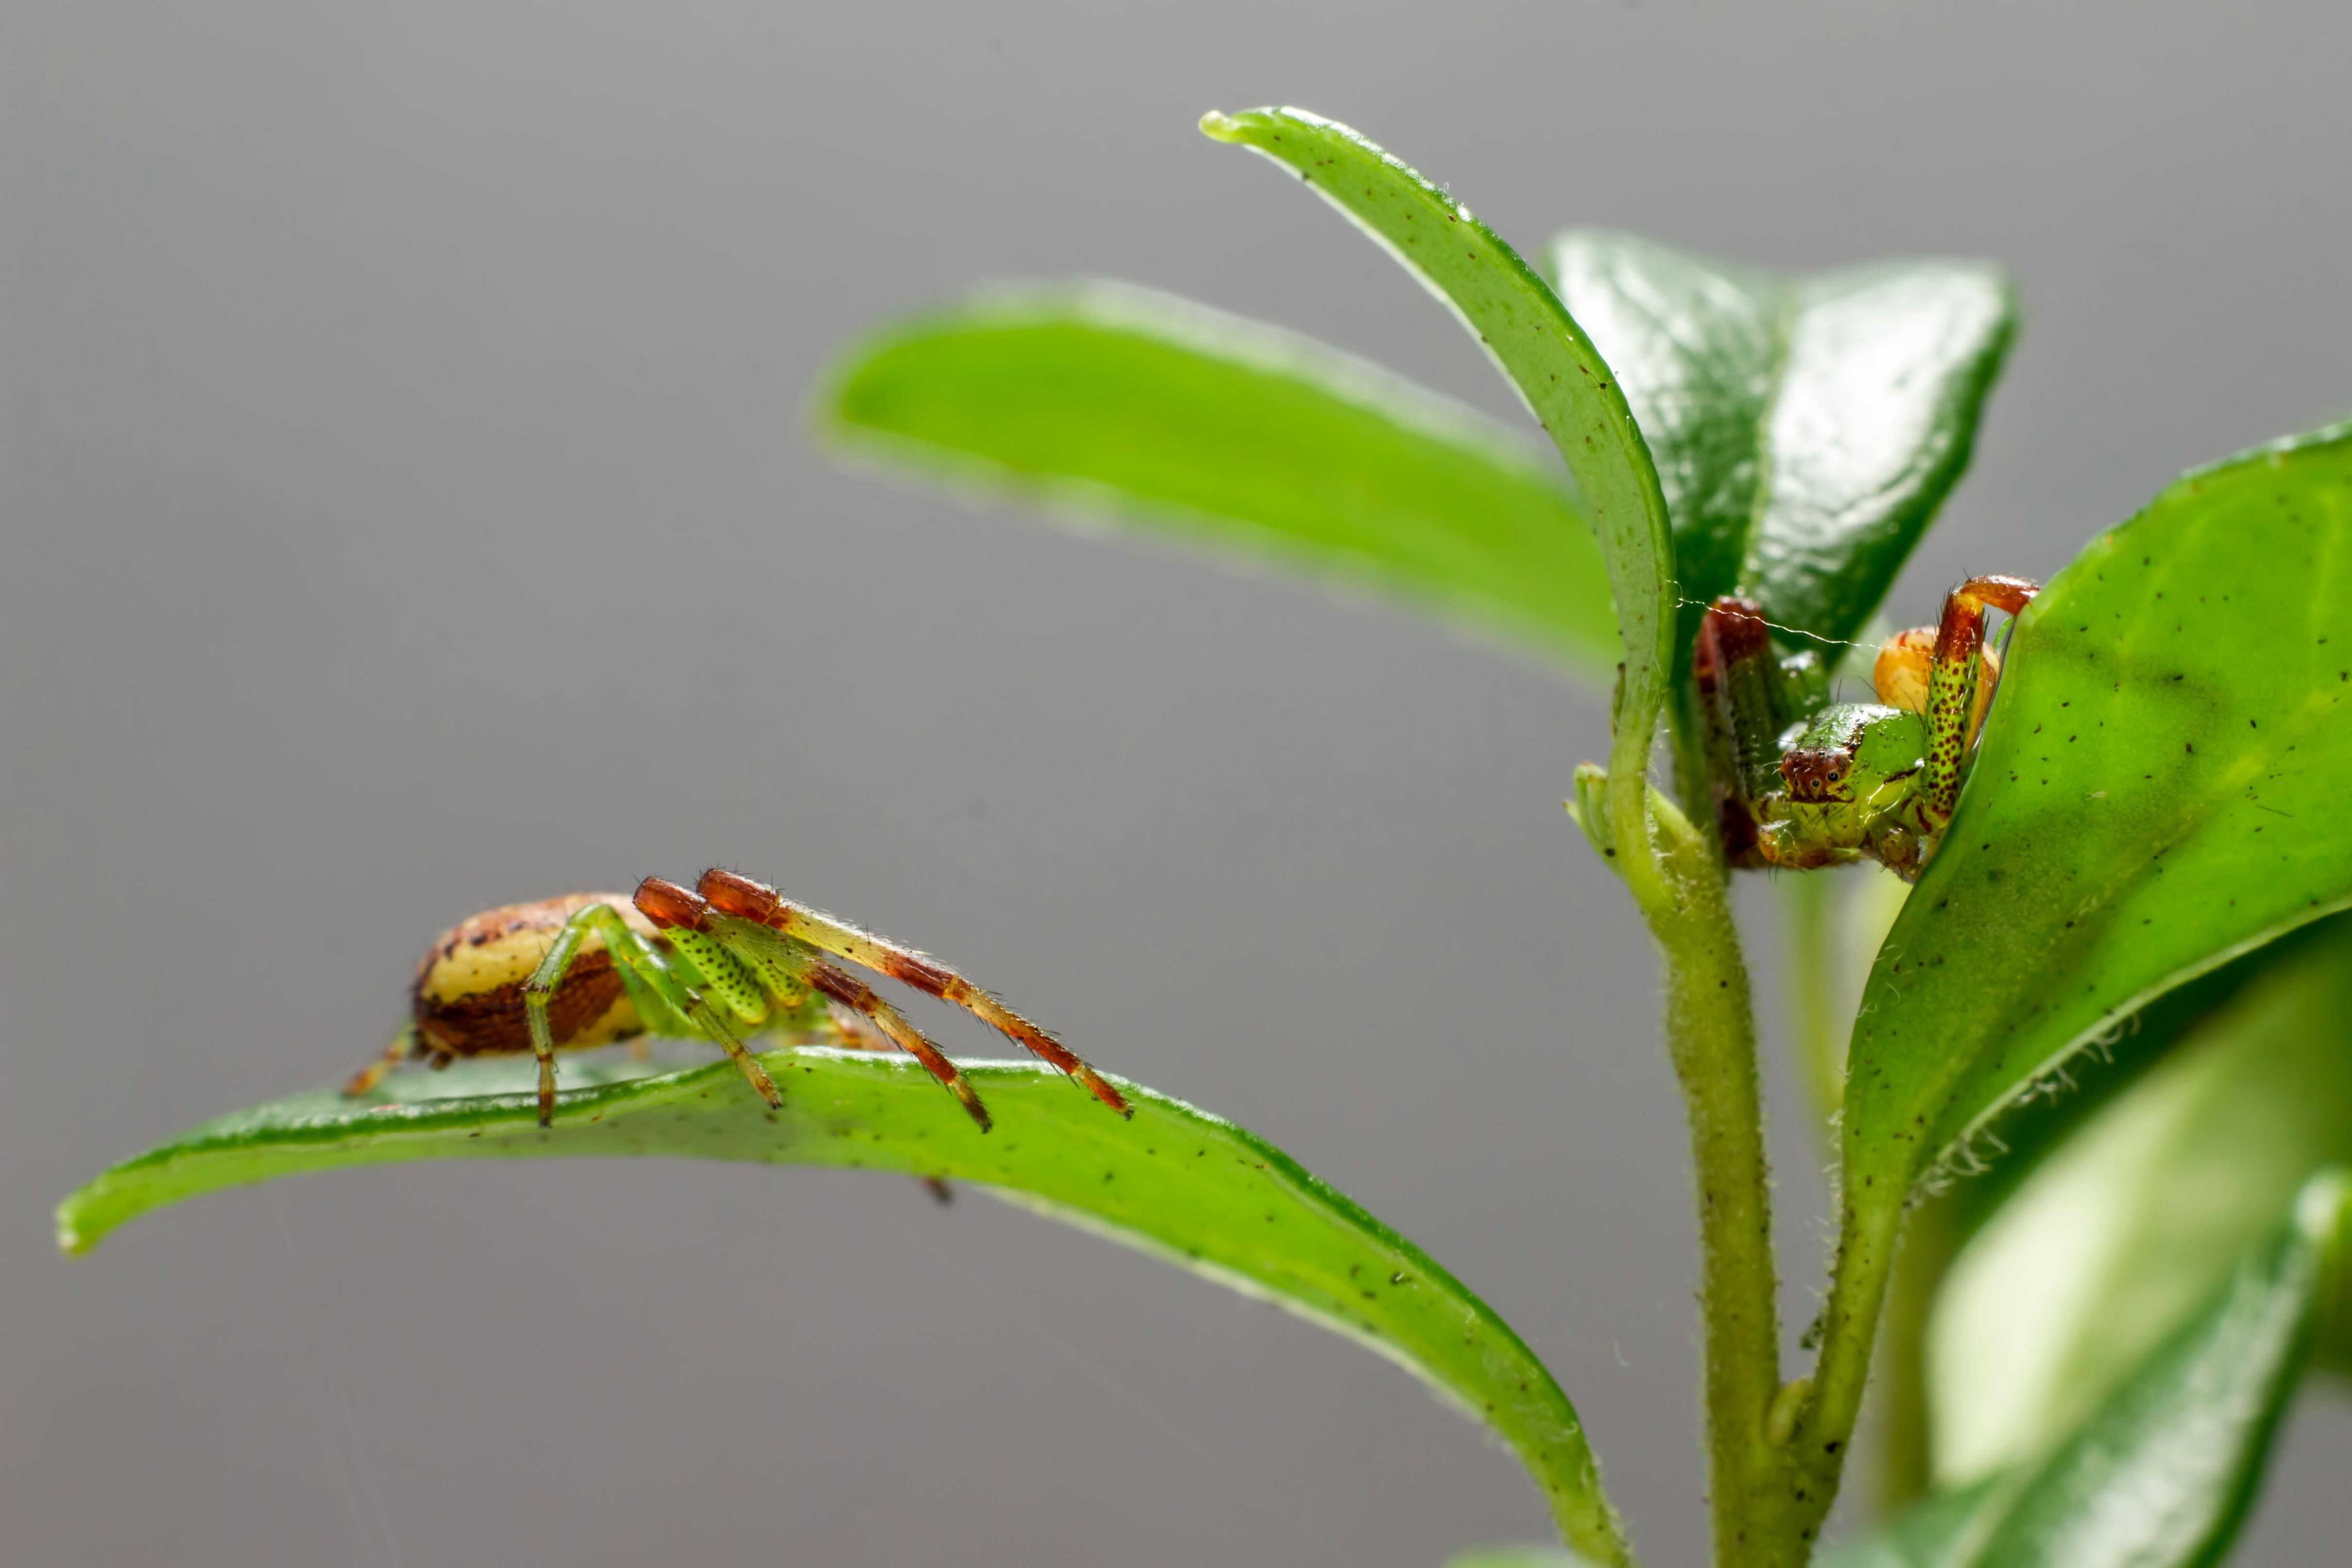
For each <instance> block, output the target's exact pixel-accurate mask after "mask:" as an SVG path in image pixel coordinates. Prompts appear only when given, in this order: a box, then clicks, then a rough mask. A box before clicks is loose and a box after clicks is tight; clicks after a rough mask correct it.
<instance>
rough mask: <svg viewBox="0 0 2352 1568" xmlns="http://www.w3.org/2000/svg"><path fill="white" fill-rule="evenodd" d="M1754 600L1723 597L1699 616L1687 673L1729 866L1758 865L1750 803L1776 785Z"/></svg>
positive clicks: (1766, 671) (1764, 657) (1775, 728)
mask: <svg viewBox="0 0 2352 1568" xmlns="http://www.w3.org/2000/svg"><path fill="white" fill-rule="evenodd" d="M1771 635H1772V634H1771V632H1770V630H1769V628H1768V627H1767V626H1766V625H1765V622H1764V612H1763V608H1762V606H1760V605H1758V604H1756V603H1755V602H1753V601H1749V600H1746V599H1735V598H1732V597H1730V596H1728V595H1727V596H1725V597H1724V598H1721V599H1718V600H1717V601H1715V602H1714V603H1712V604H1710V605H1708V606H1707V608H1706V614H1705V615H1703V616H1701V617H1700V618H1699V623H1698V640H1697V642H1696V643H1695V644H1694V645H1693V647H1692V649H1691V676H1692V679H1693V681H1694V683H1695V684H1696V685H1697V688H1698V705H1699V715H1700V718H1701V720H1702V721H1703V723H1704V725H1705V727H1706V745H1707V763H1708V767H1709V769H1710V770H1711V771H1712V772H1713V773H1714V775H1715V778H1716V781H1717V797H1716V818H1717V824H1718V826H1719V828H1720V831H1721V832H1722V834H1723V853H1724V858H1725V859H1726V860H1727V861H1728V862H1730V863H1731V864H1733V865H1736V866H1760V865H1762V864H1764V863H1765V862H1764V856H1763V852H1762V851H1761V850H1760V849H1759V848H1758V845H1757V839H1756V814H1755V812H1754V811H1753V810H1751V809H1750V808H1751V803H1752V802H1753V801H1754V800H1756V798H1757V797H1758V796H1759V794H1761V793H1763V792H1764V791H1767V790H1769V789H1772V788H1773V787H1774V786H1775V784H1777V782H1778V779H1777V778H1776V776H1775V771H1774V770H1775V769H1776V768H1778V766H1779V763H1780V754H1779V753H1778V751H1776V750H1775V749H1774V747H1775V742H1776V739H1777V737H1778V736H1779V734H1780V725H1779V724H1777V723H1775V722H1774V716H1773V708H1772V685H1771V680H1772V667H1771V666H1772V641H1771Z"/></svg>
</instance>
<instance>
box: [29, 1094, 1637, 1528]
mask: <svg viewBox="0 0 2352 1568" xmlns="http://www.w3.org/2000/svg"><path fill="white" fill-rule="evenodd" d="M761 1061H763V1062H764V1063H765V1064H766V1065H767V1068H768V1071H770V1073H772V1075H773V1076H774V1078H775V1081H776V1082H777V1084H778V1085H779V1086H780V1087H781V1088H782V1090H783V1092H784V1095H785V1102H784V1108H783V1109H782V1111H777V1112H772V1111H770V1110H769V1109H768V1108H767V1106H766V1105H764V1104H762V1103H761V1102H760V1101H759V1100H758V1099H756V1098H755V1097H754V1096H752V1095H751V1093H750V1092H748V1091H747V1090H746V1089H745V1087H744V1085H743V1082H742V1081H741V1079H740V1077H739V1076H738V1075H737V1073H736V1071H735V1069H734V1067H733V1066H731V1065H730V1064H728V1063H725V1062H719V1063H715V1064H712V1065H710V1066H707V1067H699V1068H695V1069H691V1070H688V1071H676V1072H666V1073H659V1074H656V1075H653V1076H626V1075H625V1073H623V1072H620V1071H614V1070H613V1069H610V1068H607V1069H604V1070H603V1071H599V1070H598V1069H597V1068H596V1066H595V1065H594V1064H593V1063H591V1064H580V1065H567V1067H566V1069H565V1076H566V1079H567V1081H568V1082H571V1083H573V1084H582V1083H591V1084H593V1087H584V1088H575V1089H572V1090H571V1091H569V1092H566V1093H565V1094H564V1095H563V1096H562V1100H561V1102H560V1103H559V1105H558V1108H557V1112H556V1123H555V1125H554V1126H553V1127H552V1128H551V1129H542V1128H541V1127H540V1125H539V1123H538V1112H537V1106H536V1101H535V1098H534V1095H533V1093H532V1092H531V1091H530V1087H529V1085H530V1082H531V1079H532V1074H533V1072H534V1071H535V1070H534V1069H532V1068H530V1065H529V1064H528V1063H527V1062H526V1063H523V1064H520V1065H519V1066H518V1065H515V1064H509V1063H495V1064H491V1063H483V1064H461V1065H460V1066H459V1067H457V1068H455V1069H452V1070H451V1071H448V1072H446V1073H443V1074H439V1075H436V1077H434V1078H430V1079H426V1078H424V1077H422V1076H421V1075H415V1074H410V1075H400V1076H395V1077H394V1079H393V1080H391V1081H390V1083H389V1084H388V1085H387V1088H389V1089H390V1090H392V1091H393V1092H394V1093H395V1094H396V1095H398V1096H400V1098H395V1099H394V1100H393V1102H392V1103H382V1101H381V1100H380V1099H375V1098H371V1099H368V1100H358V1101H354V1100H347V1099H344V1098H343V1097H341V1095H338V1094H334V1093H320V1094H306V1095H301V1096H298V1097H296V1098H294V1099H290V1100H282V1101H278V1102H277V1103H274V1104H268V1105H262V1106H258V1107H257V1108H255V1109H252V1110H249V1111H244V1112H240V1113H236V1114H235V1115H231V1116H226V1117H223V1118H221V1119H220V1120H218V1121H215V1122H211V1123H207V1124H205V1125H203V1126H201V1127H197V1128H194V1129H193V1130H192V1131H190V1132H188V1133H185V1134H182V1135H181V1136H179V1137H177V1138H174V1139H173V1140H171V1141H170V1142H169V1143H166V1144H163V1145H160V1146H159V1147H157V1148H154V1149H151V1150H149V1151H148V1152H147V1153H146V1154H143V1155H140V1156H138V1157H137V1158H135V1159H131V1160H128V1161H125V1162H124V1163H123V1164H121V1165H120V1166H115V1167H114V1168H113V1169H112V1170H110V1171H108V1172H107V1173H106V1174H104V1175H103V1176H100V1177H98V1178H97V1179H96V1180H95V1181H92V1182H91V1183H90V1184H89V1186H85V1187H83V1188H82V1189H81V1190H80V1191H79V1192H77V1193H75V1194H74V1195H73V1196H72V1197H68V1198H67V1199H66V1200H65V1202H64V1203H63V1204H62V1205H60V1206H59V1207H58V1243H59V1245H60V1246H62V1247H63V1248H64V1249H66V1250H68V1251H69V1252H82V1251H87V1250H89V1249H90V1248H91V1247H93V1246H95V1245H97V1243H98V1241H99V1240H100V1238H102V1237H104V1236H105V1235H106V1234H107V1232H108V1231H110V1230H112V1229H113V1228H116V1227H117V1226H120V1225H121V1224H123V1223H124V1222H126V1221H128V1220H131V1219H133V1218H137V1217H138V1216H140V1215H142V1214H144V1213H146V1212H147V1211H148V1210H150V1209H153V1208H158V1207H163V1206H164V1205H166V1204H172V1203H177V1202H180V1201H182V1200H184V1199H186V1198H190V1197H195V1196H197V1195H199V1194H201V1193H207V1192H213V1191H215V1190H218V1189H219V1188H222V1187H229V1186H246V1185H248V1184H250V1183H254V1182H261V1181H268V1180H270V1179H272V1178H274V1177H277V1176H290V1175H293V1174H295V1173H297V1172H300V1171H313V1170H326V1169H331V1168H333V1167H336V1166H364V1165H387V1164H392V1163H395V1162H399V1161H405V1160H428V1159H539V1158H550V1159H563V1158H582V1157H593V1156H604V1157H614V1156H646V1155H669V1156H678V1157H686V1158H692V1159H707V1160H731V1161H745V1162H751V1163H754V1164H762V1165H807V1166H848V1167H853V1168H862V1169H871V1170H887V1171H899V1172H904V1173H906V1174H908V1175H910V1176H948V1177H953V1178H956V1179H958V1180H961V1181H967V1182H971V1183H975V1184H980V1185H983V1186H987V1187H989V1188H991V1189H992V1190H993V1191H995V1192H996V1193H997V1194H998V1196H1000V1197H1005V1198H1007V1199H1008V1200H1010V1201H1012V1202H1013V1203H1016V1204H1019V1205H1021V1206H1022V1207H1027V1208H1031V1209H1034V1210H1035V1211H1037V1212H1038V1213H1041V1214H1045V1215H1049V1216H1051V1217H1052V1218H1057V1219H1061V1220H1064V1221H1066V1222H1068V1223H1070V1224H1073V1225H1076V1226H1079V1227H1080V1228H1085V1229H1087V1230H1092V1231H1094V1232H1096V1233H1097V1234H1099V1235H1102V1236H1106V1237H1108V1238H1110V1239H1114V1240H1118V1241H1122V1242H1125V1243H1127V1244H1128V1245H1129V1246H1133V1247H1138V1248H1140V1249H1143V1250H1145V1251H1148V1252H1151V1253H1153V1254H1155V1255H1157V1256H1159V1257H1161V1258H1165V1259H1167V1260H1169V1261H1171V1262H1173V1263H1176V1264H1178V1265H1180V1266H1181V1267H1183V1268H1187V1269H1190V1270H1192V1271H1194V1272H1195V1273H1199V1274H1202V1275H1204V1276H1206V1277H1207V1278H1209V1279H1212V1280H1215V1281H1218V1282H1219V1283H1221V1284H1223V1285H1227V1286H1229V1287H1231V1288H1233V1289H1234V1290H1238V1291H1244V1292H1245V1293H1247V1294H1250V1295H1255V1296H1258V1297H1261V1298H1263V1299H1265V1300H1266V1301H1273V1302H1274V1303H1276V1305H1278V1306H1281V1307H1285V1308H1287V1309H1288V1310H1289V1311H1291V1312H1296V1313H1297V1314H1298V1315H1300V1316H1301V1317H1305V1318H1307V1319H1309V1320H1310V1321H1312V1322H1318V1323H1321V1324H1322V1325H1323V1326H1325V1327H1326V1328H1329V1329H1332V1330H1334V1331H1336V1332H1338V1333H1342V1334H1345V1335H1347V1336H1348V1337H1349V1338H1350V1339H1353V1340H1355V1341H1357V1342H1358V1343H1361V1344H1363V1345H1365V1346H1366V1347H1368V1348H1369V1349H1371V1350H1374V1351H1377V1352H1378V1353H1380V1354H1381V1355H1384V1356H1386V1357H1387V1358H1389V1359H1390V1360H1391V1361H1393V1362H1395V1363H1396V1364H1399V1365H1400V1366H1402V1367H1404V1368H1405V1369H1406V1370H1408V1371H1410V1372H1412V1373H1414V1374H1415V1375H1418V1376H1420V1377H1422V1378H1423V1379H1424V1380H1426V1381H1427V1382H1428V1383H1429V1384H1430V1385H1431V1386H1433V1388H1435V1389H1437V1390H1438V1391H1439V1392H1440V1393H1442V1394H1443V1395H1444V1396H1447V1397H1448V1398H1449V1399H1450V1400H1452V1401H1453V1402H1454V1403H1455V1404H1456V1405H1457V1406H1460V1407H1461V1408H1462V1409H1463V1410H1464V1411H1465V1412H1466V1413H1468V1414H1469V1415H1470V1416H1472V1417H1473V1418H1474V1419H1476V1420H1479V1421H1482V1422H1484V1423H1485V1424H1486V1426H1487V1427H1489V1428H1490V1429H1492V1430H1493V1432H1494V1433H1495V1435H1496V1437H1499V1438H1501V1439H1502V1440H1503V1441H1504V1442H1506V1443H1507V1444H1509V1445H1510V1447H1511V1448H1512V1449H1513V1451H1514V1452H1516V1453H1517V1455H1518V1456H1519V1458H1520V1461H1521V1462H1522V1463H1523V1464H1525V1465H1526V1466H1527V1468H1528V1473H1529V1474H1530V1475H1531V1476H1533V1477H1534V1479H1535V1481H1536V1484H1537V1485H1538V1487H1540V1488H1541V1489H1542V1490H1543V1492H1544V1494H1545V1499H1546V1500H1547V1501H1548V1502H1549V1504H1550V1505H1551V1509H1552V1513H1553V1516H1554V1518H1556V1519H1557V1520H1558V1521H1559V1526H1560V1529H1561V1531H1562V1532H1563V1533H1564V1535H1565V1536H1566V1538H1567V1539H1568V1540H1569V1541H1570V1542H1571V1543H1572V1544H1574V1545H1576V1546H1577V1547H1578V1548H1579V1549H1580V1551H1582V1552H1585V1553H1587V1554H1588V1555H1589V1556H1591V1557H1592V1558H1594V1559H1595V1560H1596V1561H1598V1562H1600V1563H1604V1564H1610V1565H1612V1568H1613V1565H1616V1564H1621V1563H1624V1562H1625V1561H1626V1552H1625V1546H1624V1540H1623V1536H1622V1533H1621V1531H1620V1530H1619V1527H1618V1524H1617V1521H1616V1519H1615V1516H1614V1515H1613V1514H1612V1512H1611V1511H1610V1508H1609V1505H1608V1502H1607V1500H1605V1499H1604V1498H1603V1496H1602V1495H1601V1479H1600V1473H1599V1470H1598V1469H1597V1467H1596V1465H1595V1464H1594V1461H1593V1458H1592V1453H1591V1448H1589V1447H1588V1445H1587V1444H1586V1441H1585V1437H1584V1429H1583V1427H1582V1426H1581V1425H1580V1423H1579V1422H1578V1420H1577V1417H1576V1412H1575V1411H1574V1410H1573V1409H1572V1408H1570V1405H1569V1402H1568V1396H1566V1395H1564V1394H1562V1393H1561V1392H1560V1390H1559V1385H1557V1384H1556V1383H1554V1382H1553V1381H1552V1378H1551V1375H1550V1374H1549V1372H1547V1371H1546V1370H1545V1369H1544V1365H1543V1364H1542V1362H1540V1361H1538V1359H1537V1358H1536V1355H1535V1353H1534V1352H1532V1351H1530V1350H1529V1349H1528V1347H1527V1346H1526V1345H1525V1344H1524V1343H1521V1342H1520V1340H1519V1338H1518V1336H1517V1334H1515V1333H1512V1332H1511V1330H1510V1328H1509V1326H1508V1325H1507V1324H1506V1323H1505V1322H1503V1321H1502V1319H1500V1318H1498V1317H1496V1315H1495V1313H1494V1312H1493V1311H1492V1310H1491V1309H1489V1308H1488V1307H1487V1306H1486V1303H1485V1302H1484V1301H1480V1300H1479V1299H1478V1298H1477V1297H1476V1296H1475V1295H1473V1294H1472V1293H1471V1292H1470V1291H1469V1290H1468V1289H1467V1288H1466V1287H1465V1286H1464V1285H1462V1284H1461V1283H1460V1282H1459V1281H1456V1280H1455V1279H1454V1277H1453V1276H1452V1275H1451V1274H1448V1273H1447V1272H1446V1271H1445V1270H1444V1269H1442V1268H1440V1267H1439V1266H1438V1265H1437V1263H1436V1261H1435V1260H1433V1259H1431V1258H1430V1257H1429V1256H1428V1255H1427V1254H1426V1253H1424V1252H1423V1251H1422V1250H1421V1249H1419V1248H1418V1247H1415V1246H1414V1245H1413V1244H1412V1242H1410V1241H1408V1240H1406V1239H1404V1238H1403V1237H1402V1236H1399V1235H1398V1234H1397V1233H1396V1232H1395V1231H1393V1230H1391V1229H1390V1228H1388V1227H1387V1226H1385V1225H1382V1224H1381V1222H1380V1221H1379V1220H1377V1219H1375V1218H1372V1217H1371V1216H1370V1215H1369V1214H1367V1213H1365V1212H1364V1210H1363V1209H1361V1208H1360V1207H1357V1206H1356V1205H1355V1204H1354V1203H1352V1202H1350V1201H1349V1199H1348V1198H1346V1197H1343V1196H1342V1195H1340V1194H1339V1192H1337V1191H1335V1190H1333V1189H1332V1188H1331V1187H1330V1186H1327V1185H1326V1184H1325V1183H1323V1182H1322V1181H1320V1180H1318V1179H1317V1178H1316V1177H1315V1176H1311V1175H1309V1174H1308V1173H1307V1171H1305V1170H1304V1169H1302V1168H1300V1166H1298V1164H1297V1162H1296V1161H1294V1160H1292V1159H1291V1158H1290V1157H1289V1156H1288V1155H1285V1154H1284V1153H1283V1152H1282V1151H1281V1150H1279V1149H1277V1148H1276V1147H1275V1146H1274V1145H1271V1144H1269V1143H1267V1142H1265V1140H1264V1139H1263V1138H1259V1137H1257V1136H1256V1135H1255V1134H1251V1133H1248V1132H1244V1130H1243V1129H1241V1128H1239V1127H1236V1126H1234V1124H1232V1123H1230V1122H1226V1121H1223V1120H1220V1119H1219V1118H1217V1117H1214V1116H1212V1115H1209V1114H1207V1113H1204V1112H1202V1111H1198V1110H1195V1109H1194V1108H1192V1106H1190V1105H1187V1104H1185V1103H1183V1102H1182V1101H1181V1100H1173V1099H1170V1098H1169V1097H1167V1096H1166V1095H1163V1094H1157V1093H1154V1092H1151V1091H1150V1090H1148V1089H1145V1088H1143V1087H1142V1086H1140V1085H1139V1084H1133V1083H1129V1082H1124V1081H1121V1082H1120V1085H1119V1086H1120V1088H1121V1089H1123V1090H1124V1091H1125V1092H1127V1095H1128V1099H1129V1103H1131V1104H1133V1106H1134V1107H1135V1115H1134V1118H1133V1119H1132V1120H1131V1121H1124V1120H1121V1119H1120V1118H1118V1117H1117V1116H1114V1115H1112V1114H1110V1113H1108V1112H1107V1111H1105V1110H1104V1109H1103V1108H1102V1107H1101V1106H1100V1105H1098V1104H1097V1103H1095V1102H1094V1101H1093V1100H1092V1099H1090V1098H1089V1097H1087V1095H1085V1094H1083V1093H1080V1092H1075V1091H1074V1090H1073V1088H1072V1086H1071V1085H1070V1084H1069V1083H1067V1082H1064V1081H1063V1080H1062V1078H1061V1076H1060V1075H1059V1074H1058V1073H1055V1072H1053V1071H1048V1070H1046V1069H1044V1068H1039V1067H1035V1066H1033V1065H1031V1064H1028V1063H1021V1062H973V1063H971V1064H969V1065H968V1066H967V1067H966V1068H965V1070H964V1071H965V1076H966V1077H967V1078H968V1079H969V1080H970V1081H971V1082H972V1084H973V1085H974V1087H976V1088H977V1089H978V1090H979V1091H980V1093H981V1095H982V1097H983V1098H984V1099H985V1100H986V1101H987V1103H988V1105H989V1108H990V1109H991V1110H992V1112H994V1113H995V1117H996V1130H995V1131H994V1132H993V1133H992V1134H982V1133H981V1132H980V1130H979V1129H978V1128H976V1127H975V1126H973V1125H972V1124H971V1121H970V1120H969V1119H968V1118H967V1117H966V1116H965V1114H964V1112H963V1110H962V1108H961V1106H960V1105H958V1104H957V1103H956V1102H955V1100H953V1099H952V1098H950V1096H948V1095H946V1094H944V1093H941V1092H940V1090H939V1087H938V1085H937V1084H935V1083H934V1082H932V1081H931V1080H930V1078H929V1076H928V1075H926V1074H925V1073H924V1072H923V1071H922V1070H921V1069H920V1068H919V1067H918V1066H916V1065H914V1064H913V1063H912V1062H910V1061H907V1060H906V1059H904V1058H901V1057H897V1056H884V1055H879V1054H876V1053H871V1052H862V1051H825V1050H814V1049H801V1050H782V1051H770V1052H767V1053H765V1054H763V1055H762V1056H761ZM599 1079H602V1080H604V1081H603V1082H598V1080H599ZM420 1089H421V1090H423V1091H424V1092H429V1093H430V1094H432V1096H433V1097H431V1098H414V1099H412V1098H406V1096H409V1095H412V1094H416V1093H418V1092H419V1091H420ZM452 1090H457V1091H460V1092H465V1091H470V1092H471V1093H470V1094H468V1095H467V1097H466V1098H450V1097H449V1093H450V1091H452Z"/></svg>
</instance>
